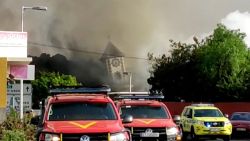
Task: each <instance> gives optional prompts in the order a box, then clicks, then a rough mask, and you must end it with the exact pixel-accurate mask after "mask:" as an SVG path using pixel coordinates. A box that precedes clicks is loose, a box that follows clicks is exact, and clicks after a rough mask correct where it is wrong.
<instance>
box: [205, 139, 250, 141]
mask: <svg viewBox="0 0 250 141" xmlns="http://www.w3.org/2000/svg"><path fill="white" fill-rule="evenodd" d="M206 141H223V140H219V139H218V140H206ZM230 141H250V139H233V140H230Z"/></svg>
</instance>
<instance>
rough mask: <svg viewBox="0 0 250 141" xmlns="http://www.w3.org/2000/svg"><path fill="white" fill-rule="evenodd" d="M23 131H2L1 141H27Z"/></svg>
mask: <svg viewBox="0 0 250 141" xmlns="http://www.w3.org/2000/svg"><path fill="white" fill-rule="evenodd" d="M26 138H27V137H26V136H25V134H24V132H23V131H19V130H13V131H12V130H5V131H3V137H2V141H27V140H26Z"/></svg>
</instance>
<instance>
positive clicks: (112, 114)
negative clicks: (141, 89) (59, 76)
mask: <svg viewBox="0 0 250 141" xmlns="http://www.w3.org/2000/svg"><path fill="white" fill-rule="evenodd" d="M109 91H110V88H108V87H99V88H84V87H67V88H66V87H64V88H55V89H51V90H50V93H51V94H52V95H53V96H50V97H48V98H47V100H46V102H45V108H44V112H43V116H42V122H41V124H39V131H38V140H39V141H131V137H130V132H129V131H128V130H126V129H125V128H124V126H123V124H122V120H121V118H120V116H119V114H118V111H117V109H116V107H115V105H114V102H113V101H112V100H111V99H110V98H109V96H108V95H107V93H108V92H109ZM124 122H129V121H128V120H127V121H126V119H124Z"/></svg>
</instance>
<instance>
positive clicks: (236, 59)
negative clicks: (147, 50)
mask: <svg viewBox="0 0 250 141" xmlns="http://www.w3.org/2000/svg"><path fill="white" fill-rule="evenodd" d="M244 37H245V34H243V33H241V32H239V30H229V29H227V28H226V27H225V26H224V25H222V24H218V26H217V28H216V29H215V30H214V32H213V34H212V35H210V36H208V37H207V38H205V39H203V40H201V41H198V39H197V38H195V37H194V41H195V43H193V44H185V43H180V42H174V41H172V40H171V41H170V43H171V44H170V46H171V55H170V56H169V57H167V56H166V55H165V54H164V55H162V56H161V57H154V56H153V54H149V60H151V61H152V69H151V70H150V74H151V76H150V78H149V79H148V83H149V84H150V85H152V88H151V91H153V92H162V93H163V94H164V95H165V97H166V99H167V100H174V101H175V100H180V99H184V100H186V101H229V100H231V101H232V100H243V99H245V100H246V97H249V96H248V95H247V93H248V91H249V88H250V87H249V84H250V80H249V78H250V77H249V76H250V73H249V72H250V61H249V50H248V49H247V46H246V44H245V43H244V41H243V39H244Z"/></svg>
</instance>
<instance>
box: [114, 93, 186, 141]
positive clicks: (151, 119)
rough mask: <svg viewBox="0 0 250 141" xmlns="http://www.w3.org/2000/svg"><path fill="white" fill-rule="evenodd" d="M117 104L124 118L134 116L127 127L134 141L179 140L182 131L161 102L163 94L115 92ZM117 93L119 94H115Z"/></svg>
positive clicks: (125, 124) (126, 124)
mask: <svg viewBox="0 0 250 141" xmlns="http://www.w3.org/2000/svg"><path fill="white" fill-rule="evenodd" d="M110 94H111V95H113V97H114V99H116V100H117V101H116V102H115V103H116V106H117V109H118V110H119V113H120V115H121V117H122V118H124V117H129V116H132V117H133V120H132V122H130V123H124V126H125V128H127V129H129V130H130V131H131V133H132V139H133V141H136V140H139V141H145V140H148V141H155V140H156V141H177V140H181V131H180V130H179V127H178V125H176V124H175V122H174V120H173V119H172V116H171V114H170V112H169V110H168V108H167V106H166V105H165V104H164V103H162V102H160V101H159V99H163V98H164V96H162V95H149V93H147V92H113V93H110ZM114 95H117V96H114Z"/></svg>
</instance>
